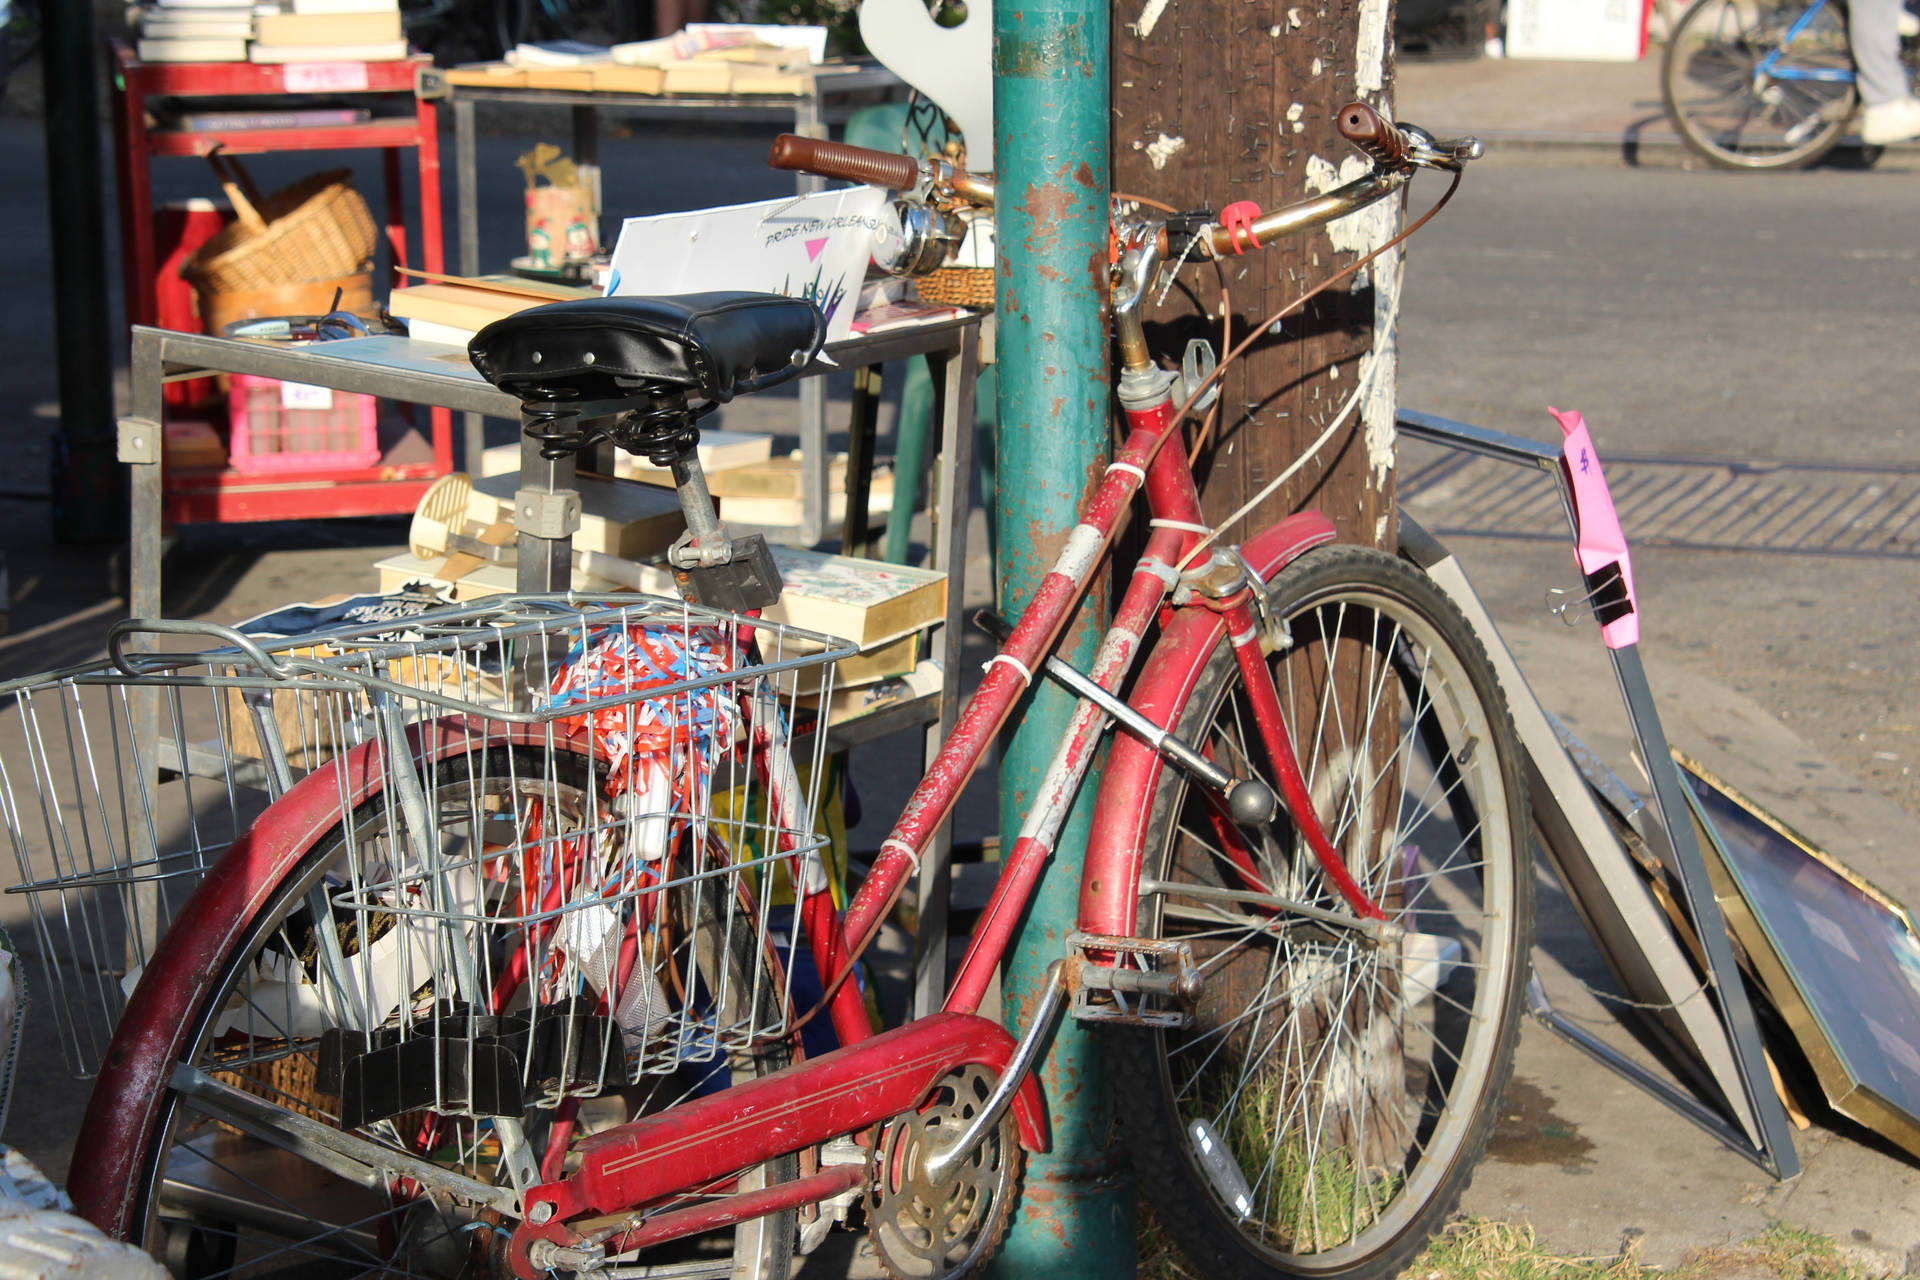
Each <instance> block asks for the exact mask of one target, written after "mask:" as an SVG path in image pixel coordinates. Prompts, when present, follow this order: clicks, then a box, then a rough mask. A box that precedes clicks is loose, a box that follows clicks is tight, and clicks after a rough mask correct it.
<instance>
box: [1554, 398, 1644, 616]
mask: <svg viewBox="0 0 1920 1280" xmlns="http://www.w3.org/2000/svg"><path fill="white" fill-rule="evenodd" d="M1547 412H1548V413H1551V414H1552V415H1553V416H1554V418H1555V419H1556V420H1558V421H1559V423H1560V430H1561V431H1563V432H1565V433H1566V440H1565V441H1564V442H1563V443H1562V444H1561V446H1560V465H1561V468H1562V469H1563V470H1564V471H1565V473H1566V479H1567V490H1568V492H1570V493H1571V494H1572V495H1573V519H1574V524H1575V525H1576V526H1577V528H1576V530H1575V533H1574V545H1573V557H1574V559H1575V560H1576V561H1578V562H1579V565H1580V572H1581V574H1582V575H1584V576H1585V578H1586V580H1587V593H1588V599H1589V600H1590V602H1591V603H1592V605H1593V616H1594V617H1595V618H1598V619H1599V620H1600V638H1601V639H1602V640H1604V641H1605V642H1606V645H1607V647H1608V648H1609V649H1619V648H1622V647H1623V646H1626V645H1630V644H1638V643H1639V642H1640V606H1639V600H1638V598H1637V597H1636V596H1635V595H1634V593H1633V561H1632V559H1631V557H1629V556H1628V554H1627V538H1626V535H1625V534H1623V533H1621V532H1620V516H1619V514H1618V513H1617V512H1615V511H1614V509H1613V494H1612V493H1610V492H1609V491H1608V490H1607V478H1606V477H1605V476H1604V475H1602V474H1601V473H1600V455H1599V454H1598V453H1596V452H1594V448H1593V440H1592V438H1591V437H1589V436H1588V435H1587V420H1586V419H1585V418H1582V417H1581V416H1580V415H1579V414H1578V413H1562V412H1560V411H1559V410H1558V409H1555V408H1553V407H1552V406H1551V405H1549V406H1548V407H1547Z"/></svg>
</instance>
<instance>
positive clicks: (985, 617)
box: [973, 609, 1280, 827]
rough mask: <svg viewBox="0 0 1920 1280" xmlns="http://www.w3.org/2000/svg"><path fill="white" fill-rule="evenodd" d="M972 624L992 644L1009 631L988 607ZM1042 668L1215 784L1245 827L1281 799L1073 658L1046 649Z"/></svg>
mask: <svg viewBox="0 0 1920 1280" xmlns="http://www.w3.org/2000/svg"><path fill="white" fill-rule="evenodd" d="M973 622H974V625H975V626H977V627H979V628H980V629H981V630H982V631H984V632H986V633H987V634H988V635H990V636H992V637H993V639H994V643H996V644H1005V643H1006V641H1007V637H1008V636H1010V635H1012V634H1013V629H1012V628H1011V627H1009V626H1008V625H1007V623H1006V620H1005V619H1004V618H1002V617H1001V616H1000V615H999V614H997V613H995V612H994V611H993V610H991V609H981V610H979V611H977V612H976V613H975V614H974V615H973ZM1040 670H1041V673H1042V674H1044V675H1047V676H1051V677H1052V678H1053V679H1054V680H1057V681H1058V682H1059V683H1060V684H1061V685H1062V686H1064V687H1065V688H1066V689H1067V691H1068V692H1070V693H1072V694H1074V695H1075V696H1076V697H1081V698H1085V699H1086V700H1087V701H1088V702H1091V703H1093V705H1094V706H1096V707H1099V708H1100V710H1101V711H1103V712H1105V713H1106V714H1107V715H1109V716H1111V717H1112V718H1113V720H1114V722H1115V723H1116V724H1118V725H1119V726H1120V727H1121V728H1123V729H1125V730H1126V731H1127V732H1128V733H1131V734H1132V735H1133V736H1134V737H1136V738H1138V739H1140V741H1142V742H1144V743H1146V744H1147V745H1148V746H1149V747H1152V748H1153V749H1154V751H1156V752H1157V753H1159V755H1160V758H1161V759H1163V760H1165V761H1167V762H1168V763H1169V764H1172V765H1175V766H1176V767H1178V768H1180V769H1181V770H1183V771H1184V772H1185V773H1186V774H1187V775H1188V776H1189V777H1191V778H1193V779H1195V780H1196V781H1198V782H1201V783H1204V784H1205V785H1207V786H1209V787H1211V788H1213V790H1214V791H1216V792H1217V793H1219V794H1220V795H1222V796H1224V797H1225V798H1226V802H1227V813H1228V814H1229V815H1230V816H1231V817H1232V818H1233V820H1234V821H1235V822H1236V823H1238V824H1240V825H1241V826H1243V827H1252V826H1258V825H1260V824H1261V823H1264V822H1270V821H1272V820H1273V816H1274V814H1276V813H1277V812H1279V808H1280V802H1279V800H1278V799H1277V798H1276V797H1275V796H1274V794H1273V788H1271V787H1269V786H1268V785H1267V784H1266V783H1264V782H1262V781H1260V780H1259V779H1258V778H1236V777H1234V776H1233V775H1232V774H1230V773H1228V772H1227V771H1226V770H1225V769H1222V768H1221V767H1220V766H1219V765H1217V764H1215V763H1214V762H1213V761H1211V760H1209V759H1207V758H1206V757H1205V756H1203V755H1201V754H1200V753H1199V752H1198V751H1195V750H1194V749H1193V748H1192V747H1190V746H1188V745H1187V744H1186V742H1185V741H1183V740H1182V739H1180V738H1179V737H1177V736H1175V735H1174V733H1173V731H1172V730H1170V729H1162V728H1161V727H1160V726H1159V725H1157V724H1155V723H1154V722H1153V721H1151V720H1149V719H1147V718H1146V717H1145V716H1143V715H1141V714H1140V713H1139V712H1138V711H1135V710H1134V709H1133V708H1132V707H1130V706H1128V705H1127V704H1126V703H1124V702H1122V701H1121V700H1120V699H1119V698H1116V697H1115V696H1114V695H1113V694H1111V693H1108V692H1107V691H1106V690H1105V689H1103V688H1101V687H1100V685H1099V684H1098V683H1097V682H1095V681H1094V680H1093V679H1092V678H1091V677H1089V676H1088V675H1086V674H1085V673H1083V672H1082V671H1080V669H1079V668H1077V667H1075V666H1074V665H1073V664H1072V663H1069V662H1066V661H1063V660H1062V659H1060V658H1056V657H1054V656H1052V655H1051V654H1049V655H1048V656H1047V659H1046V661H1045V662H1044V663H1042V664H1041V668H1040Z"/></svg>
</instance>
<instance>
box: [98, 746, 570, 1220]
mask: <svg viewBox="0 0 1920 1280" xmlns="http://www.w3.org/2000/svg"><path fill="white" fill-rule="evenodd" d="M409 732H410V736H411V737H412V738H413V740H414V743H415V753H414V755H415V758H416V759H418V760H422V761H439V760H445V759H447V758H449V757H451V756H454V755H456V754H460V753H462V752H465V751H468V750H471V749H473V748H475V747H480V746H532V747H538V748H541V749H545V748H546V747H548V746H549V745H551V746H553V747H555V748H556V749H559V748H566V749H571V750H573V751H575V752H577V753H578V754H580V755H588V754H591V753H592V750H591V748H589V746H588V740H587V738H586V736H585V735H581V736H580V737H579V738H577V739H575V738H572V737H568V736H564V735H562V734H561V733H560V732H559V731H558V730H557V729H556V730H555V731H554V732H553V733H552V734H551V735H550V734H549V733H548V731H547V730H546V728H545V727H543V726H540V725H512V724H502V723H500V722H498V721H490V722H487V725H486V727H485V729H484V730H477V729H476V727H473V726H469V725H468V724H466V723H465V722H463V721H461V720H458V719H447V720H438V721H434V722H432V723H431V724H427V725H423V726H420V727H418V728H416V729H414V730H411V731H409ZM382 776H383V767H382V763H381V751H380V745H379V743H378V742H369V743H363V744H362V745H360V746H358V747H355V748H354V749H353V750H351V751H349V752H346V753H345V754H343V755H340V756H336V757H335V758H334V759H333V760H332V761H330V762H328V763H327V764H325V765H322V766H321V767H320V768H318V769H315V770H314V771H313V772H312V773H309V774H308V775H307V776H306V777H304V778H302V779H301V780H300V781H299V782H297V783H295V784H294V785H293V786H292V787H290V788H289V789H288V790H287V793H286V794H285V795H284V796H282V797H281V798H280V799H279V800H278V801H276V802H275V803H274V804H273V806H272V807H271V808H269V809H268V810H267V811H266V812H265V813H264V814H262V815H261V816H260V818H258V819H256V820H255V822H254V823H253V825H252V826H251V827H249V828H248V829H247V830H246V832H244V833H243V834H242V835H241V836H240V838H239V839H237V840H235V841H234V842H233V845H232V847H231V848H230V849H228V850H227V853H226V854H225V856H223V857H222V858H221V859H220V861H219V862H217V863H215V864H214V866H213V867H212V868H211V869H210V870H209V871H208V872H207V874H206V876H205V878H204V879H202V880H201V882H200V886H199V888H197V889H196V890H195V891H194V893H193V896H192V897H191V898H189V899H188V900H187V902H186V905H185V906H183V907H182V908H181V911H180V914H179V916H178V917H177V918H176V919H175V920H174V922H173V925H172V927H171V928H169V929H168V930H167V931H166V933H165V934H164V935H163V936H162V937H161V939H160V942H159V945H158V946H156V947H155V948H154V952H153V956H152V958H151V960H150V961H149V962H148V964H147V967H146V969H145V971H144V972H143V973H142V974H141V976H140V985H139V986H137V987H136V988H134V992H133V995H132V997H131V998H130V999H129V1000H128V1001H127V1007H126V1010H125V1012H124V1013H122V1014H121V1017H120V1024H119V1027H118V1028H117V1029H116V1030H115V1032H114V1035H113V1040H112V1042H111V1043H110V1044H109V1045H108V1046H107V1054H106V1058H105V1060H104V1061H103V1063H102V1064H101V1068H100V1078H99V1079H98V1080H97V1081H96V1082H95V1083H94V1087H93V1096H92V1097H91V1098H90V1099H89V1100H88V1102H87V1111H86V1115H85V1117H84V1118H83V1119H82V1120H81V1122H80V1134H79V1138H78V1140H77V1141H76V1142H75V1143H74V1151H75V1152H76V1153H80V1152H84V1153H86V1154H85V1157H84V1158H76V1159H75V1160H74V1162H73V1169H72V1172H71V1174H70V1175H69V1179H68V1182H67V1191H68V1193H69V1194H70V1195H71V1196H72V1197H73V1201H74V1205H75V1206H76V1208H77V1210H78V1211H79V1213H80V1215H81V1216H82V1217H84V1218H86V1219H87V1220H88V1221H89V1222H91V1223H93V1224H94V1225H95V1226H97V1227H99V1228H100V1229H101V1230H102V1231H104V1232H106V1233H107V1234H108V1235H109V1236H112V1237H114V1238H115V1239H122V1240H123V1239H126V1238H128V1235H129V1233H130V1232H132V1231H133V1230H134V1229H135V1228H136V1227H137V1226H138V1225H139V1224H136V1223H133V1222H131V1221H130V1220H129V1219H130V1218H131V1215H132V1213H133V1208H134V1205H135V1203H136V1202H137V1201H138V1199H139V1193H140V1190H141V1187H142V1184H143V1183H144V1181H145V1179H146V1177H147V1174H148V1171H147V1170H146V1169H142V1168H140V1167H138V1165H139V1163H140V1159H141V1157H142V1155H143V1154H144V1150H145V1146H146V1135H147V1133H148V1132H149V1131H150V1130H151V1129H152V1127H153V1124H154V1121H155V1119H156V1117H157V1115H158V1112H159V1109H160V1107H161V1104H162V1101H163V1099H164V1098H165V1096H166V1083H167V1079H168V1077H169V1075H170V1074H171V1072H172V1069H173V1063H174V1062H175V1061H176V1060H177V1059H178V1057H179V1055H180V1052H181V1050H182V1048H183V1047H184V1046H183V1042H184V1041H185V1039H186V1032H187V1024H188V1020H189V1019H190V1018H192V1016H193V1014H194V1013H195V1010H194V1008H193V1000H194V996H195V994H196V993H197V992H198V991H199V989H200V981H201V976H202V975H203V974H208V973H218V972H221V971H222V970H224V969H225V968H226V966H227V964H228V963H229V962H230V960H231V959H232V954H233V950H234V948H235V947H237V946H238V945H239V944H240V940H241V935H242V933H244V932H245V930H246V928H247V925H248V924H249V923H250V922H251V921H252V920H253V918H254V916H255V915H256V914H257V913H258V912H259V911H260V910H261V908H262V907H264V906H265V904H266V902H267V900H268V898H269V897H270V896H271V895H272V893H273V891H274V889H275V888H276V887H277V886H278V885H279V884H280V883H281V881H282V880H284V879H285V878H286V876H287V874H288V873H289V872H290V871H292V869H293V868H294V867H296V866H297V865H299V863H300V860H301V859H302V858H304V857H305V856H306V855H307V854H308V852H310V851H311V850H312V849H313V847H314V846H315V845H316V844H318V843H319V841H320V840H321V839H322V838H323V837H324V836H325V835H326V834H327V833H328V832H329V831H331V830H333V828H334V827H336V826H338V825H339V823H340V816H341V814H342V812H343V811H351V809H353V808H356V807H358V806H359V805H360V804H361V803H363V802H364V801H366V800H367V799H368V798H370V797H371V796H372V795H373V794H374V792H375V791H376V790H378V789H379V787H380V784H381V779H382Z"/></svg>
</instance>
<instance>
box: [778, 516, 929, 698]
mask: <svg viewBox="0 0 1920 1280" xmlns="http://www.w3.org/2000/svg"><path fill="white" fill-rule="evenodd" d="M773 559H774V563H775V564H777V565H779V566H780V576H781V578H782V579H783V580H784V585H783V587H782V589H781V592H780V601H779V603H778V604H775V605H773V606H771V607H770V608H768V609H766V610H765V611H764V613H763V615H762V616H764V617H765V618H767V619H768V620H769V621H773V622H784V623H787V624H789V625H791V626H796V627H804V628H806V629H807V630H809V631H818V632H821V633H823V634H825V635H830V636H839V637H840V638H841V639H844V640H849V641H851V642H853V643H854V644H856V645H858V646H859V647H860V652H859V653H857V654H855V655H854V656H853V657H851V658H845V659H842V660H841V661H840V663H839V664H838V665H837V666H836V667H835V668H834V673H833V690H832V692H831V693H830V694H827V695H826V696H825V697H824V698H823V697H822V691H821V679H820V669H819V668H817V667H803V668H801V669H800V670H799V671H797V672H792V673H788V674H787V675H786V676H785V677H782V679H784V680H785V681H786V682H787V683H786V685H785V690H786V691H787V692H791V693H794V694H796V695H797V696H798V701H799V702H800V704H801V705H802V706H804V707H809V708H811V709H813V710H814V711H816V712H817V713H818V714H819V716H820V717H821V719H823V720H824V721H825V722H826V723H827V724H828V725H836V724H842V723H844V722H846V721H848V720H856V719H858V718H860V717H861V716H866V715H872V714H874V713H876V712H879V711H884V710H887V709H888V708H890V707H895V706H898V705H900V704H902V703H906V702H911V701H914V700H915V699H918V698H923V697H926V696H928V695H930V694H933V693H937V692H939V690H940V687H941V684H942V681H943V674H942V671H941V668H940V664H939V663H938V662H937V661H935V660H934V659H932V658H930V657H923V656H922V651H923V649H924V648H925V644H924V640H925V633H926V630H927V628H928V627H931V626H933V625H934V624H935V623H938V622H940V621H941V620H943V619H944V618H945V617H946V612H947V575H946V574H944V573H940V572H938V571H936V570H933V569H917V568H913V567H911V566H908V565H898V564H883V563H881V562H880V561H877V560H858V559H853V558H850V557H847V556H836V555H829V554H827V553H825V552H821V551H808V550H804V549H801V548H798V547H775V548H773ZM795 682H797V683H795Z"/></svg>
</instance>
